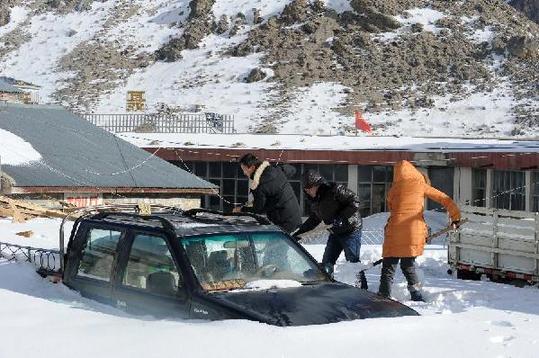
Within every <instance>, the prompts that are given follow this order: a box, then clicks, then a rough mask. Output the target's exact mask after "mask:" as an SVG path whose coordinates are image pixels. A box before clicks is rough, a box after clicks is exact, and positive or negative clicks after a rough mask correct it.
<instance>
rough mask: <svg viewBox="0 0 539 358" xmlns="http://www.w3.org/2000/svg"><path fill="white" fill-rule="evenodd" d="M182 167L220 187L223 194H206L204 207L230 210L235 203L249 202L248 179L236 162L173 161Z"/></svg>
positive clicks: (203, 202)
mask: <svg viewBox="0 0 539 358" xmlns="http://www.w3.org/2000/svg"><path fill="white" fill-rule="evenodd" d="M173 164H175V165H177V166H179V167H180V168H181V169H184V170H188V171H190V172H191V173H193V174H194V175H196V176H198V177H200V178H202V179H204V180H207V181H209V182H210V183H212V184H215V185H216V186H217V187H219V193H220V195H221V196H216V195H206V196H205V197H204V198H203V199H202V207H204V208H207V209H211V210H219V211H225V212H230V211H232V208H233V207H234V204H244V203H246V202H247V195H248V192H249V190H248V179H247V178H246V177H245V176H244V175H243V172H242V171H241V169H240V166H239V164H238V163H235V162H199V161H196V162H187V161H186V162H173Z"/></svg>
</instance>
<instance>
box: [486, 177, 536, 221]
mask: <svg viewBox="0 0 539 358" xmlns="http://www.w3.org/2000/svg"><path fill="white" fill-rule="evenodd" d="M500 174H501V175H504V177H502V178H500V180H497V178H496V176H497V175H500ZM516 174H519V175H521V176H522V177H521V181H522V185H519V186H516V184H515V182H516ZM500 181H502V182H503V184H504V185H502V186H503V188H501V191H500V193H504V192H505V191H508V190H510V191H509V192H508V193H505V194H499V193H498V192H497V189H498V186H497V184H498V183H499V182H500ZM506 182H508V183H506ZM505 184H508V186H509V188H505V186H507V185H505ZM525 187H526V172H525V171H521V170H494V171H493V172H492V189H491V191H492V192H491V193H490V194H491V197H492V198H493V200H492V201H491V205H490V206H491V207H492V208H494V209H502V210H513V211H525V210H526V200H528V198H527V195H526V190H525ZM517 189H518V190H517ZM502 195H503V196H505V195H507V198H506V199H507V200H508V202H507V204H508V207H503V206H501V205H500V204H499V200H502V199H499V197H501V196H502ZM516 196H520V197H521V198H522V199H521V201H520V203H521V208H517V209H515V208H513V205H512V204H513V198H514V197H516ZM502 204H503V203H502Z"/></svg>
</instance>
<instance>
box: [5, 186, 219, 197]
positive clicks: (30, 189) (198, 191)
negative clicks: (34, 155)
mask: <svg viewBox="0 0 539 358" xmlns="http://www.w3.org/2000/svg"><path fill="white" fill-rule="evenodd" d="M66 192H69V193H96V194H120V193H121V194H195V195H213V194H217V193H218V192H219V190H218V189H212V188H127V187H114V188H113V187H107V188H102V187H83V186H74V187H71V186H14V187H12V188H11V190H10V194H41V193H43V194H45V193H48V194H52V193H66Z"/></svg>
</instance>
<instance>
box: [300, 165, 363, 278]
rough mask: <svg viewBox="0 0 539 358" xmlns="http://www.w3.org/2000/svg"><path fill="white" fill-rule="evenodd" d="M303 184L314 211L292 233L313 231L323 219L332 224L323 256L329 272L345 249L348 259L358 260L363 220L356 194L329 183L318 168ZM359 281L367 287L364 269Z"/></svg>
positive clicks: (306, 177) (306, 175)
mask: <svg viewBox="0 0 539 358" xmlns="http://www.w3.org/2000/svg"><path fill="white" fill-rule="evenodd" d="M303 186H304V190H305V193H306V194H307V195H308V197H309V199H310V201H311V212H312V213H311V215H310V216H309V218H308V219H307V220H306V221H305V222H304V223H303V224H302V225H301V226H300V227H299V228H298V230H297V231H296V232H294V233H293V236H294V237H298V235H301V234H303V233H306V232H308V231H311V230H313V229H314V228H316V227H317V226H318V224H320V223H321V222H322V221H323V222H324V223H325V224H326V225H331V227H330V228H329V229H328V230H329V232H330V235H329V237H328V241H327V244H326V249H325V250H324V256H323V258H322V264H323V265H324V268H325V269H326V271H327V272H328V273H329V274H330V275H333V270H334V266H335V263H336V262H337V259H338V258H339V256H340V254H341V252H343V251H344V255H345V258H346V260H347V261H349V262H359V252H360V248H361V228H362V219H361V215H360V214H359V199H358V197H357V196H356V194H355V193H354V192H353V191H351V190H350V189H348V188H346V187H345V186H344V185H338V184H336V183H328V182H326V180H325V179H324V178H323V177H322V176H321V175H320V173H318V172H317V171H315V170H308V171H306V172H305V173H304V176H303ZM358 280H359V281H360V283H361V288H363V289H367V288H368V285H367V279H366V277H365V273H364V272H363V271H361V272H360V273H359V275H358Z"/></svg>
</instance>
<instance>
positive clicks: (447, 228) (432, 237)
mask: <svg viewBox="0 0 539 358" xmlns="http://www.w3.org/2000/svg"><path fill="white" fill-rule="evenodd" d="M467 222H468V219H462V220H461V221H460V222H459V227H460V226H462V224H465V223H467ZM456 230H458V229H453V226H452V225H451V224H449V225H448V226H447V227H445V228H443V229H442V230H439V231H436V232H435V233H433V234H430V235H429V236H427V238H426V239H425V241H426V243H427V244H430V242H431V241H432V239H434V238H436V237H438V236H440V235H443V234H447V233H448V232H451V231H456Z"/></svg>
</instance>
